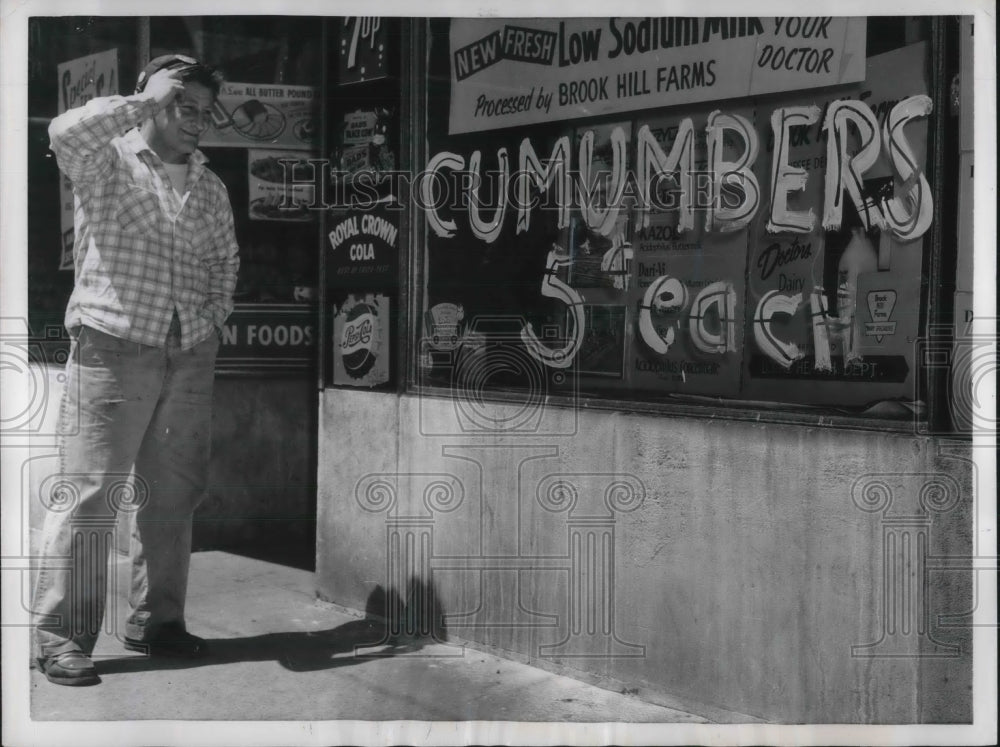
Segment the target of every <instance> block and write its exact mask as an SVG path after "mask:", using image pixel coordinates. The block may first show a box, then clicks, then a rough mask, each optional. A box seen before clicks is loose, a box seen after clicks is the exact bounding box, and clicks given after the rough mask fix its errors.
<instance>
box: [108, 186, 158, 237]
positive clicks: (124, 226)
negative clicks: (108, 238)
mask: <svg viewBox="0 0 1000 747" xmlns="http://www.w3.org/2000/svg"><path fill="white" fill-rule="evenodd" d="M159 215H160V201H159V199H157V196H156V195H155V194H154V193H152V192H150V191H149V190H147V189H144V188H142V187H140V186H138V185H130V186H129V189H128V190H127V191H126V192H125V193H124V194H122V195H121V197H120V199H119V202H118V207H117V209H116V210H115V220H116V221H117V223H118V226H119V227H120V228H121V230H122V231H124V232H125V233H132V234H145V235H148V234H150V233H152V232H154V231H155V230H156V226H157V223H158V219H159Z"/></svg>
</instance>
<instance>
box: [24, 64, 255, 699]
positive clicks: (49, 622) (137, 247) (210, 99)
mask: <svg viewBox="0 0 1000 747" xmlns="http://www.w3.org/2000/svg"><path fill="white" fill-rule="evenodd" d="M220 85H221V77H220V76H219V75H218V73H216V72H215V71H214V70H212V69H211V68H209V67H207V66H205V65H202V64H201V63H199V62H197V61H196V60H194V59H192V58H190V57H186V56H183V55H166V56H164V57H158V58H156V59H154V60H153V61H152V62H150V63H149V65H147V67H146V68H145V69H144V70H143V72H142V73H141V74H140V76H139V81H138V84H137V86H136V93H135V95H132V96H110V97H106V98H98V99H93V100H91V101H90V102H88V103H87V104H86V105H85V106H83V107H80V108H78V109H73V110H71V111H68V112H66V113H65V114H62V115H60V116H59V117H57V118H56V119H54V120H53V121H52V123H51V125H50V127H49V136H50V139H51V145H52V150H53V151H54V152H55V154H56V159H57V161H58V163H59V167H60V169H61V170H62V171H63V172H64V173H65V174H66V175H67V176H68V177H69V178H70V179H71V180H72V182H73V190H74V194H75V198H76V200H75V201H76V208H75V231H76V240H75V245H74V247H73V255H74V262H75V270H76V284H75V286H74V289H73V294H72V296H71V297H70V301H69V306H68V308H67V310H66V327H67V329H68V330H69V331H70V334H71V336H72V338H73V348H72V353H71V356H70V361H69V363H68V364H67V369H66V373H67V382H66V389H65V395H64V399H63V403H62V410H61V413H60V434H61V438H62V443H61V448H60V454H61V468H60V478H59V479H60V484H61V486H62V487H61V495H60V496H58V497H54V500H53V501H52V503H53V505H52V506H50V510H49V513H48V514H47V516H46V520H45V526H44V529H43V540H42V541H43V553H44V556H45V562H44V563H43V568H42V570H41V571H40V573H39V577H38V581H37V584H36V588H35V598H34V605H33V610H32V611H33V613H34V615H35V616H36V618H35V622H36V645H37V649H38V650H37V656H38V662H39V666H40V668H41V670H42V671H43V672H44V673H45V675H46V677H47V678H48V679H49V680H50V681H52V682H55V683H58V684H63V685H88V684H94V683H97V682H99V678H98V676H97V671H96V669H95V667H94V664H93V662H92V660H91V658H90V654H91V652H92V651H93V648H94V644H95V642H96V639H97V634H98V632H99V630H100V626H101V621H102V619H103V615H104V606H105V584H106V573H107V560H108V550H109V547H110V542H111V538H112V536H113V534H114V532H113V522H114V517H115V515H116V514H117V512H118V511H119V510H122V509H124V510H132V511H134V512H135V530H134V532H133V536H132V540H131V548H130V550H131V559H132V584H131V592H130V599H129V603H130V607H131V613H130V615H129V617H128V621H127V624H126V630H125V647H126V648H128V649H130V650H135V651H143V652H148V653H150V654H152V655H166V656H186V657H194V656H203V655H204V653H205V642H204V641H203V640H202V639H200V638H198V637H196V636H194V635H191V634H190V633H188V632H187V629H186V627H185V624H184V600H185V596H186V590H187V575H188V564H189V560H190V553H191V518H192V515H193V513H194V509H195V507H196V506H197V504H198V503H199V502H200V500H201V499H202V497H203V495H204V492H205V489H206V484H207V479H208V464H209V462H208V459H209V447H210V443H211V412H212V409H211V408H212V381H213V376H214V370H215V356H216V353H217V352H218V347H219V341H220V335H221V328H222V325H223V324H224V323H225V321H226V318H227V317H228V316H229V313H230V312H231V311H232V306H233V301H232V295H233V289H234V288H235V285H236V272H237V269H238V266H239V260H238V257H237V252H238V247H237V245H236V237H235V233H234V229H233V214H232V207H231V206H230V203H229V196H228V193H227V192H226V188H225V186H223V184H222V182H221V181H220V180H219V178H218V177H217V176H216V175H215V174H213V173H212V172H211V171H209V170H207V169H206V167H205V161H206V158H205V156H204V155H203V154H202V153H201V151H199V150H198V147H197V146H198V140H199V138H200V136H201V135H202V133H204V131H205V129H206V128H208V127H209V126H210V124H211V111H212V107H213V104H214V102H215V97H216V96H217V95H218V93H219V89H220ZM133 468H134V476H133V478H132V479H131V480H130V479H129V473H130V471H132V470H133ZM60 499H64V500H60Z"/></svg>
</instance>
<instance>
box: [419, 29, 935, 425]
mask: <svg viewBox="0 0 1000 747" xmlns="http://www.w3.org/2000/svg"><path fill="white" fill-rule="evenodd" d="M929 26H930V24H929V23H928V22H926V21H923V22H920V23H914V22H912V20H909V21H908V20H905V19H901V18H900V19H864V18H843V17H840V18H817V19H789V20H784V19H774V18H734V19H697V18H683V19H682V18H664V19H655V18H654V19H649V18H646V19H639V18H636V19H525V20H512V19H454V20H447V19H440V20H432V21H430V22H429V24H428V28H429V53H428V67H429V70H428V73H429V74H428V84H427V104H426V120H425V121H426V143H427V159H426V164H425V173H424V174H423V175H422V176H421V178H420V180H419V182H418V187H417V188H415V191H416V192H418V196H419V198H420V207H421V211H420V213H421V214H422V215H423V217H424V218H425V231H424V236H423V238H424V241H423V247H422V249H423V256H422V261H421V269H422V275H421V277H420V291H421V292H422V299H421V304H420V310H421V312H422V317H421V319H420V320H419V322H418V326H419V329H418V332H417V335H416V337H417V341H418V348H419V350H418V354H417V355H416V356H414V361H415V371H414V378H413V381H414V383H415V384H416V385H417V386H419V387H426V388H427V390H428V391H433V390H435V389H438V388H442V389H448V390H454V389H455V388H458V389H461V390H466V391H474V392H476V393H477V394H482V395H484V396H491V395H498V396H499V395H502V393H504V392H520V393H521V394H524V393H528V394H534V395H538V394H544V395H554V396H555V397H556V398H559V397H565V398H568V399H569V400H570V401H572V400H573V399H574V398H576V397H584V398H592V399H593V400H595V402H599V401H601V400H614V401H616V402H621V401H633V402H636V403H647V404H648V403H653V404H654V405H659V404H664V403H674V404H681V405H692V404H694V405H701V404H721V405H724V406H726V407H731V408H746V407H752V408H754V409H758V410H759V409H760V408H762V407H765V408H769V407H776V408H779V409H783V410H793V409H797V410H805V411H809V410H812V409H814V408H820V411H821V412H823V413H839V414H843V415H845V416H858V415H862V416H866V417H869V416H870V417H878V418H897V419H902V420H907V421H911V420H912V419H913V417H914V415H915V414H916V415H917V417H919V416H920V414H921V412H922V410H923V403H922V402H921V401H920V400H921V398H922V396H923V394H922V392H921V391H920V387H919V381H918V379H919V377H918V356H919V354H920V346H921V343H920V340H921V335H922V333H923V330H924V327H925V325H926V322H927V319H926V312H927V308H926V303H925V296H926V287H925V286H926V283H927V272H926V268H927V258H928V253H929V251H930V247H931V237H932V233H933V232H932V230H931V228H932V222H933V216H934V191H935V189H934V185H933V184H932V180H933V179H934V178H935V177H934V175H933V173H932V170H931V169H930V161H931V158H930V156H931V142H930V136H929V133H930V132H932V130H933V124H934V121H935V120H934V118H935V117H936V116H938V115H939V113H938V111H937V109H938V108H939V107H940V106H941V105H942V102H939V101H934V100H933V98H932V95H933V91H932V84H931V80H930V72H929V71H930V68H931V66H930V60H931V54H932V50H931V44H930V43H929V41H928V28H929Z"/></svg>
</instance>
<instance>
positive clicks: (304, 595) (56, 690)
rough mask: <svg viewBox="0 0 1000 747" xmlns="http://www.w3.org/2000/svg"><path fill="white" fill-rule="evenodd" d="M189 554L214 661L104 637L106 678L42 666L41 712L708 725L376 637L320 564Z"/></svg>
mask: <svg viewBox="0 0 1000 747" xmlns="http://www.w3.org/2000/svg"><path fill="white" fill-rule="evenodd" d="M191 560H192V562H191V581H190V589H189V591H188V608H187V609H188V612H187V617H188V628H189V629H190V630H191V632H193V633H195V634H197V635H200V636H202V637H204V638H206V639H207V640H208V643H209V646H210V653H209V656H208V657H207V658H205V659H201V660H196V661H184V660H164V659H149V658H145V657H143V656H141V655H138V654H133V653H130V652H128V651H125V650H124V649H123V648H122V645H121V642H120V641H119V640H116V635H115V634H109V633H107V632H105V633H104V634H102V637H101V639H100V640H99V641H98V644H97V648H96V650H95V662H96V665H97V669H98V673H99V674H100V676H101V679H102V682H101V684H99V685H97V686H95V687H64V686H58V685H53V684H51V683H49V682H48V681H47V680H46V679H45V677H44V675H42V674H41V673H40V672H38V671H36V670H32V672H31V717H32V719H33V720H36V721H62V720H72V721H77V720H79V721H138V720H146V719H183V720H237V721H258V720H261V721H276V720H277V721H328V720H345V719H347V720H363V721H396V720H415V721H548V722H553V721H554V722H591V723H593V722H629V723H675V724H676V723H708V722H709V718H706V717H705V716H699V715H695V714H693V713H689V712H686V711H684V710H678V709H675V708H668V707H665V706H663V705H656V704H653V703H649V702H645V701H643V700H640V699H639V698H637V697H634V696H633V695H629V694H623V693H620V692H613V691H611V690H606V689H602V688H600V687H596V686H594V685H591V684H586V683H584V682H581V681H579V680H576V679H571V678H569V677H565V676H561V675H559V674H556V673H553V672H549V671H546V670H543V669H539V668H536V667H532V666H529V665H527V664H522V663H518V662H515V661H511V660H508V659H502V658H499V657H497V656H494V655H492V654H489V653H485V652H483V651H480V650H476V649H473V648H471V647H469V646H463V645H461V644H460V643H457V642H449V643H447V644H442V643H437V642H433V641H432V642H430V644H429V645H424V646H422V647H416V646H409V647H407V646H397V647H392V646H387V645H374V646H373V645H372V644H374V643H377V642H378V641H379V638H380V637H381V630H379V627H380V626H379V624H378V623H377V622H374V621H370V620H365V619H362V617H361V616H360V614H358V615H351V614H349V613H348V612H347V611H345V610H342V609H340V608H338V607H336V606H334V605H330V604H326V603H324V602H321V601H318V600H317V599H316V597H315V592H314V586H313V574H312V573H310V572H308V571H302V570H298V569H295V568H289V567H286V566H280V565H274V564H272V563H266V562H263V561H260V560H253V559H249V558H245V557H241V556H238V555H232V554H228V553H223V552H199V553H195V554H194V555H192V559H191ZM116 565H117V574H116V586H117V588H116V589H115V590H114V592H115V593H114V594H111V593H109V597H108V602H109V604H108V617H107V618H106V621H107V620H111V619H113V620H114V623H115V624H117V625H118V626H119V630H121V629H123V628H124V619H125V616H126V614H127V604H126V601H125V600H126V594H127V589H128V581H127V579H128V573H127V570H128V568H127V565H128V563H127V559H125V558H122V557H118V559H117V562H116ZM105 627H107V622H106V626H105ZM118 635H121V633H120V632H119V633H118ZM365 644H367V646H365ZM359 645H361V646H362V648H361V649H360V653H361V654H362V655H361V656H359V655H357V654H358V649H356V646H359ZM372 654H376V655H374V656H373V655H372ZM377 654H381V655H377ZM713 720H716V717H715V716H713ZM723 720H725V719H723Z"/></svg>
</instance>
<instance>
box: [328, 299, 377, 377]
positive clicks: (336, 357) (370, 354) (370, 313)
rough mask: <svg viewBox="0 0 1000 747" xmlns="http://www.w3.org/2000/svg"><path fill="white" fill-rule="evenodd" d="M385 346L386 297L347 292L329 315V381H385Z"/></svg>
mask: <svg viewBox="0 0 1000 747" xmlns="http://www.w3.org/2000/svg"><path fill="white" fill-rule="evenodd" d="M389 348H390V345H389V299H388V298H386V297H385V296H383V295H382V294H372V293H369V294H366V295H363V296H360V295H359V296H348V297H347V301H346V302H345V303H344V304H343V305H342V306H341V307H340V308H339V309H338V311H337V314H336V316H334V318H333V383H334V384H336V385H340V386H358V387H364V386H367V387H374V386H378V385H379V384H384V383H386V382H387V381H389Z"/></svg>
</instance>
